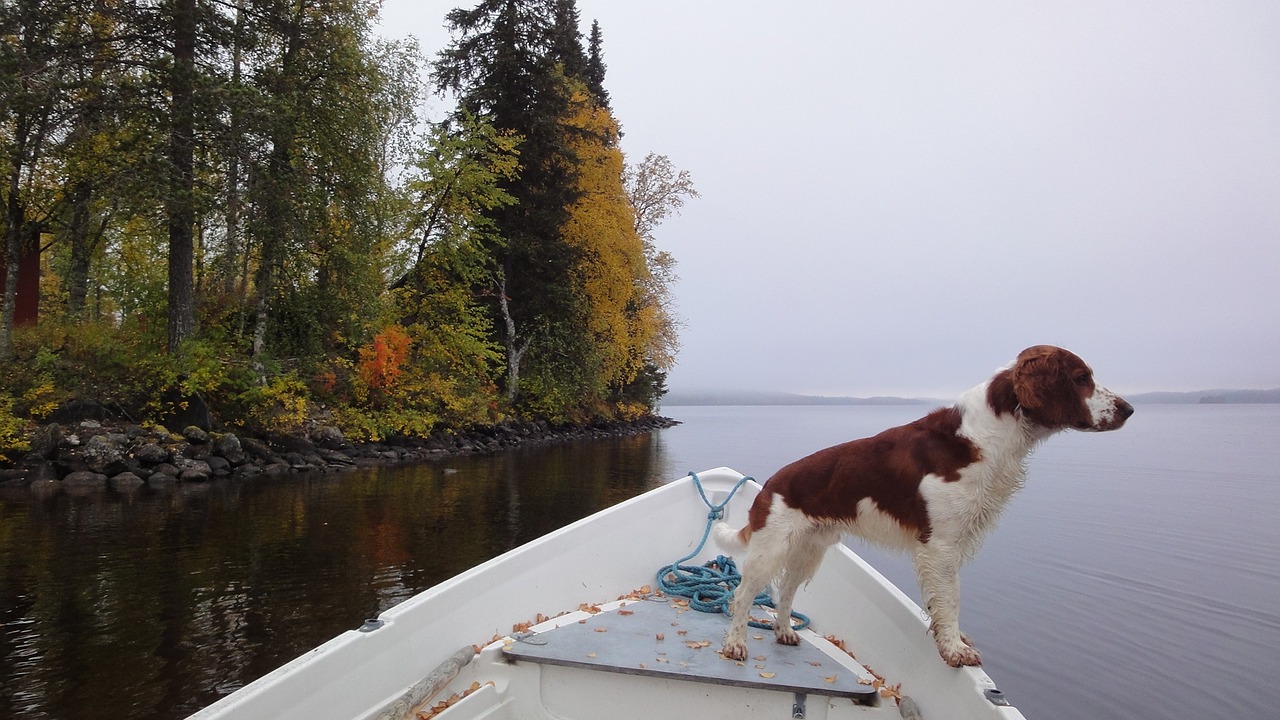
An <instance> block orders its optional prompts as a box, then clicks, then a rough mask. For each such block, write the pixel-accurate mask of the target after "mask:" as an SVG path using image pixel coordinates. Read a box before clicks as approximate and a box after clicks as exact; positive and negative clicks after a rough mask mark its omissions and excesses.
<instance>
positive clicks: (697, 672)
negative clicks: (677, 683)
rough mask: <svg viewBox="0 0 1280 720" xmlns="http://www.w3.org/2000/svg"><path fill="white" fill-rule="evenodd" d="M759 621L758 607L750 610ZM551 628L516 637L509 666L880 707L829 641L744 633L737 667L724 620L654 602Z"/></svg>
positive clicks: (600, 611)
mask: <svg viewBox="0 0 1280 720" xmlns="http://www.w3.org/2000/svg"><path fill="white" fill-rule="evenodd" d="M754 611H755V612H757V613H761V614H763V610H762V609H761V608H754ZM582 615H583V616H579V615H578V614H575V615H574V616H571V617H569V618H568V619H567V621H566V620H565V619H557V620H558V621H559V622H557V621H549V622H547V623H543V624H542V625H539V626H537V627H535V628H533V629H532V630H531V631H530V632H528V633H521V634H518V635H517V636H513V637H512V640H511V641H508V642H507V643H506V644H505V645H504V647H503V653H504V655H505V657H506V658H507V659H508V660H509V661H515V662H533V663H541V664H547V665H561V666H568V667H576V668H584V669H590V670H601V671H607V672H615V673H623V674H627V675H640V676H649V677H657V678H664V679H670V680H684V681H690V682H699V683H712V684H717V685H731V686H738V687H749V688H758V689H763V690H776V691H781V692H790V693H794V694H797V695H801V696H803V695H822V696H830V697H844V698H849V699H851V700H853V702H855V703H857V704H861V705H874V704H876V702H877V700H878V697H879V696H878V693H877V691H876V689H875V678H874V676H872V675H871V674H870V673H869V672H867V670H866V669H865V668H863V667H862V666H861V665H860V664H858V662H857V661H855V660H854V659H853V658H851V657H850V656H849V655H847V654H846V653H845V652H844V651H842V650H840V649H839V648H838V647H836V646H835V645H834V644H832V643H831V642H830V641H828V640H826V639H825V638H823V637H821V636H820V635H817V634H816V633H814V632H811V631H807V630H805V631H801V632H800V633H799V634H800V637H801V642H800V644H799V645H796V646H788V645H780V644H778V643H777V642H775V640H774V637H773V632H772V631H770V630H759V629H755V628H749V632H748V634H747V647H748V657H747V660H746V661H743V662H735V661H733V660H729V659H726V658H724V657H723V656H721V655H720V653H719V652H718V651H719V649H720V647H721V644H722V642H723V638H724V633H725V630H726V629H727V627H728V623H729V620H728V618H727V616H725V615H721V614H713V613H704V612H697V611H691V610H690V609H689V607H688V605H687V604H686V603H684V602H683V601H681V600H677V599H672V598H666V597H652V598H648V599H642V600H631V601H622V602H619V603H611V604H609V605H606V606H603V607H601V608H591V611H589V612H587V613H583V614H582Z"/></svg>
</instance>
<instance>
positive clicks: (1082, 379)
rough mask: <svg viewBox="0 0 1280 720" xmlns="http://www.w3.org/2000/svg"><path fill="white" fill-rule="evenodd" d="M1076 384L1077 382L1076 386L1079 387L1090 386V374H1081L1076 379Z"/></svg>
mask: <svg viewBox="0 0 1280 720" xmlns="http://www.w3.org/2000/svg"><path fill="white" fill-rule="evenodd" d="M1075 382H1076V384H1077V385H1088V384H1089V373H1081V374H1079V375H1077V376H1076V379H1075Z"/></svg>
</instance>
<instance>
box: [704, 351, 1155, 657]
mask: <svg viewBox="0 0 1280 720" xmlns="http://www.w3.org/2000/svg"><path fill="white" fill-rule="evenodd" d="M1132 414H1133V406H1132V405H1130V404H1129V403H1128V402H1126V401H1125V400H1124V399H1122V398H1120V397H1119V396H1118V395H1116V394H1115V393H1113V392H1111V391H1110V390H1107V389H1106V388H1104V387H1102V386H1100V385H1097V384H1096V383H1095V382H1094V379H1093V372H1092V370H1090V368H1089V366H1088V365H1086V364H1085V362H1084V361H1083V360H1081V359H1080V358H1079V357H1078V356H1076V355H1075V354H1074V353H1072V352H1070V351H1068V350H1064V349H1062V348H1059V347H1054V346H1051V345H1037V346H1035V347H1030V348H1027V349H1026V350H1023V351H1022V352H1021V353H1019V355H1018V357H1017V359H1016V360H1015V361H1014V362H1013V363H1012V364H1010V365H1008V366H1006V367H1004V368H1001V369H1000V370H998V371H997V372H996V373H995V375H994V376H993V377H992V378H991V379H989V380H987V381H986V382H984V383H982V384H981V385H979V386H977V387H975V388H973V389H971V390H969V391H968V392H966V393H964V394H963V395H962V396H961V397H960V398H959V400H958V401H957V402H956V403H955V404H954V405H952V406H950V407H944V408H939V409H937V410H934V411H933V412H931V413H929V414H928V415H926V416H925V417H923V418H921V419H919V420H916V421H914V422H911V423H908V424H906V425H902V426H899V427H895V428H891V429H889V430H885V431H884V432H882V433H880V434H879V435H876V436H874V437H870V438H864V439H861V440H853V441H851V442H847V443H843V444H841V445H836V446H834V447H830V448H827V449H826V450H820V451H818V452H816V453H814V454H812V455H809V456H808V457H805V458H802V459H800V460H797V461H796V462H794V463H791V464H790V465H787V466H786V467H784V468H782V469H781V470H779V471H778V472H777V473H776V474H774V476H773V477H771V478H770V479H769V481H768V482H767V483H765V486H764V489H763V490H761V492H760V494H759V495H757V496H756V499H755V502H754V503H752V505H751V509H750V511H749V512H748V523H747V524H746V525H745V526H744V527H742V528H741V529H737V530H735V529H733V528H732V527H730V526H729V525H728V524H727V523H725V522H724V521H720V522H718V523H716V525H715V532H714V535H715V538H716V542H717V544H719V545H720V546H721V548H723V549H724V550H726V551H729V552H731V553H733V554H737V555H738V556H739V557H741V553H742V552H743V551H745V552H746V556H745V560H744V562H743V573H742V581H741V584H740V585H739V586H738V588H737V590H736V591H735V592H734V597H733V601H732V605H731V608H730V610H731V615H732V619H731V621H730V624H729V630H728V631H727V633H726V635H725V643H724V649H723V650H722V651H721V654H722V655H723V656H724V657H726V658H729V659H732V660H745V659H746V657H747V645H746V630H747V621H748V613H749V612H750V609H751V606H752V604H753V603H754V600H755V598H756V596H757V595H758V594H759V593H760V592H761V591H763V590H764V589H765V587H766V586H769V585H770V584H772V586H773V597H774V600H775V602H776V605H777V612H778V614H777V617H778V620H777V621H775V623H774V634H775V636H776V638H777V641H778V642H779V643H782V644H784V645H796V644H798V643H799V642H800V638H799V636H797V635H796V633H795V630H794V629H792V627H791V622H790V617H791V606H792V601H793V599H794V597H795V593H796V590H797V589H798V588H799V587H800V585H802V584H803V583H805V582H807V581H808V580H809V579H810V578H812V577H813V575H814V573H815V572H817V569H818V565H819V563H820V562H821V560H822V557H823V554H824V553H825V552H826V550H827V548H828V547H829V546H831V545H832V544H834V543H836V542H837V541H839V539H840V536H841V535H842V534H843V533H849V534H851V535H857V536H859V537H862V538H866V539H867V540H870V541H872V542H875V543H877V544H880V545H885V546H888V547H891V548H900V549H905V550H907V551H909V552H910V553H911V556H912V560H913V562H914V565H915V571H916V578H917V580H918V581H919V583H920V590H921V593H922V597H923V601H924V604H925V607H926V609H927V610H928V613H929V617H930V625H929V630H930V632H931V633H932V634H933V638H934V641H935V642H936V643H937V645H938V653H939V654H940V655H941V656H942V658H943V660H945V661H946V662H947V664H949V665H951V666H953V667H960V666H964V665H980V664H981V663H982V659H981V654H980V653H979V652H978V650H977V648H975V647H974V646H973V644H972V643H970V641H969V639H968V638H967V637H966V636H965V635H964V634H962V633H961V632H960V627H959V609H960V584H959V571H960V565H961V564H962V563H963V562H964V561H965V560H967V559H968V558H970V557H972V556H973V555H974V553H975V552H977V550H978V547H979V545H981V543H982V540H983V538H984V537H985V535H986V534H987V532H988V531H990V530H991V528H992V526H993V525H994V524H995V521H996V518H997V516H998V515H999V514H1000V512H1001V510H1002V509H1003V508H1004V507H1005V505H1006V504H1007V503H1008V502H1009V499H1010V498H1011V497H1012V496H1013V494H1014V492H1015V491H1017V490H1018V489H1019V488H1021V487H1022V484H1023V482H1024V480H1025V478H1026V458H1027V455H1028V454H1029V453H1030V452H1031V450H1032V449H1034V448H1035V447H1036V445H1037V444H1038V443H1040V442H1041V441H1043V440H1044V439H1046V438H1048V437H1049V436H1050V435H1053V434H1054V433H1057V432H1059V431H1061V430H1066V429H1074V430H1087V431H1106V430H1115V429H1117V428H1119V427H1121V426H1122V425H1124V423H1125V421H1126V420H1128V419H1129V417H1130V416H1131V415H1132Z"/></svg>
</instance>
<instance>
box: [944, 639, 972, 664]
mask: <svg viewBox="0 0 1280 720" xmlns="http://www.w3.org/2000/svg"><path fill="white" fill-rule="evenodd" d="M938 654H939V655H941V656H942V659H943V660H946V661H947V664H948V665H950V666H951V667H963V666H965V665H981V664H982V653H980V652H978V649H977V648H975V647H974V646H973V645H971V644H970V643H969V641H968V638H962V639H960V640H959V641H957V642H952V643H943V642H942V641H938Z"/></svg>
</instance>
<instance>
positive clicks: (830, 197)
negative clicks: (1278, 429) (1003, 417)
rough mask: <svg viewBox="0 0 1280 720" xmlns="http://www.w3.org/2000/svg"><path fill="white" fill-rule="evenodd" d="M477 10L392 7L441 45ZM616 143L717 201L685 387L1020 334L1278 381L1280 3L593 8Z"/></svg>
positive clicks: (834, 367)
mask: <svg viewBox="0 0 1280 720" xmlns="http://www.w3.org/2000/svg"><path fill="white" fill-rule="evenodd" d="M472 4H474V3H472V2H468V1H467V0H450V1H447V2H437V1H435V0H431V1H429V2H416V1H411V0H388V2H387V3H386V6H385V11H384V18H385V20H384V26H383V29H382V31H383V32H384V33H385V34H387V35H390V36H403V35H407V34H412V35H414V36H416V37H417V38H418V39H419V40H420V41H421V43H422V46H423V51H424V54H426V55H427V56H428V57H434V56H435V53H436V51H437V50H439V49H440V47H442V46H443V44H444V43H446V42H447V41H448V35H447V34H446V33H445V32H444V30H443V29H442V28H441V25H442V23H443V18H444V15H445V13H446V12H447V11H448V10H449V9H451V8H453V7H458V6H471V5H472ZM578 7H579V10H580V12H581V14H582V19H583V23H584V32H585V31H586V30H587V29H588V28H589V27H590V22H591V20H592V19H596V20H599V22H600V25H601V30H602V32H603V35H604V53H605V61H606V62H607V63H608V75H607V78H606V87H607V88H608V90H609V92H610V94H611V96H612V101H613V106H614V113H615V115H616V116H617V117H618V119H619V121H620V122H621V123H622V125H623V130H624V132H625V137H624V138H623V149H624V151H625V152H626V153H627V154H628V156H629V157H630V158H632V159H635V160H639V159H641V158H643V157H644V155H645V153H647V152H650V151H653V152H658V153H662V154H665V155H667V156H669V157H670V158H671V159H672V161H673V162H674V163H675V164H676V165H677V166H678V167H680V168H683V169H686V170H688V171H689V172H690V173H691V174H692V175H693V179H694V182H695V184H696V185H697V187H698V189H699V191H700V192H701V193H702V198H701V199H698V200H694V201H692V202H691V203H689V204H688V205H686V207H685V209H684V212H683V214H682V215H681V216H680V217H676V218H673V219H671V220H669V221H668V222H667V223H666V224H664V225H663V226H662V227H661V228H659V231H658V241H659V244H660V245H661V246H662V247H663V248H664V249H667V250H669V251H670V252H672V253H673V254H674V255H675V256H676V258H677V260H678V261H679V267H678V272H679V275H680V278H681V280H680V283H679V285H678V287H677V288H676V296H677V299H678V302H679V307H678V313H679V314H680V316H681V317H682V318H683V319H684V321H685V324H686V327H685V329H684V332H683V333H682V349H681V352H680V355H679V364H678V366H677V367H676V368H675V369H674V370H673V371H672V373H671V376H670V380H669V384H670V386H671V387H672V388H673V389H681V390H696V389H769V390H782V391H790V392H801V393H813V394H825V395H877V394H896V395H929V396H938V397H948V396H951V395H954V394H956V393H957V392H959V391H961V390H963V389H965V388H967V387H969V386H971V385H973V384H976V383H977V382H979V381H980V380H982V379H983V378H984V377H985V376H986V375H987V374H988V373H989V372H990V371H991V370H993V369H994V368H996V367H997V366H1000V365H1003V364H1004V363H1006V362H1008V361H1009V360H1011V359H1012V358H1013V357H1014V355H1015V354H1016V353H1017V352H1018V351H1019V350H1021V349H1022V348H1023V347H1025V346H1027V345H1032V344H1037V343H1054V344H1059V345H1064V346H1066V347H1069V348H1071V349H1073V350H1076V351H1077V352H1078V353H1079V354H1080V355H1081V356H1083V357H1084V358H1085V359H1086V360H1087V361H1089V362H1090V363H1091V364H1092V365H1093V366H1094V369H1095V370H1096V371H1097V374H1098V378H1099V380H1100V381H1101V382H1103V383H1104V384H1107V385H1109V386H1111V387H1112V388H1114V389H1116V390H1120V391H1127V392H1137V391H1146V390H1192V389H1205V388H1215V387H1241V388H1262V387H1276V386H1280V321H1278V320H1277V308H1280V52H1278V51H1277V48H1280V4H1277V3H1275V2H1274V0H1259V1H1258V2H1247V1H1245V0H1126V2H1115V1H1114V0H1083V1H1079V2H1071V3H1062V2H1059V3H1030V2H1026V1H1025V0H975V1H974V2H963V3H960V2H951V1H949V0H936V1H929V2H923V1H922V2H910V1H903V0H882V1H878V2H854V1H848V2H846V1H843V0H842V1H836V0H830V1H828V2H803V1H801V2H792V3H781V2H776V0H775V1H773V2H762V1H755V0H732V1H730V0H724V1H721V0H714V1H713V0H698V1H694V0H644V1H643V2H641V1H640V0H628V1H625V2H624V1H620V0H578Z"/></svg>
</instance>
